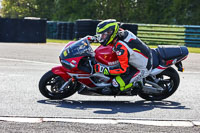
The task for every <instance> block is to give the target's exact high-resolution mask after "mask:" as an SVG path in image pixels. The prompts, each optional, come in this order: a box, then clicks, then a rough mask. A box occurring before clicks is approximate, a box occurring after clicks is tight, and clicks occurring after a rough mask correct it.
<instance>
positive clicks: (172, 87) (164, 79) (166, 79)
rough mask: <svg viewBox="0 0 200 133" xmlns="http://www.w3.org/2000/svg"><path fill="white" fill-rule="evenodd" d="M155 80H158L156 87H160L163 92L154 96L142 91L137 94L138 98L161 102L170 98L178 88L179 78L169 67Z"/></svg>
mask: <svg viewBox="0 0 200 133" xmlns="http://www.w3.org/2000/svg"><path fill="white" fill-rule="evenodd" d="M156 78H157V79H158V80H159V82H158V85H159V86H161V87H162V88H163V89H164V91H162V92H161V93H156V94H149V93H148V94H147V93H145V92H143V91H141V92H140V93H139V96H140V97H141V98H143V99H146V100H163V99H166V98H168V97H169V96H171V95H172V94H173V93H174V92H175V91H176V90H177V88H178V86H179V82H180V78H179V74H178V72H177V71H176V70H175V69H174V68H172V67H170V68H167V69H166V70H165V71H163V72H162V73H160V74H158V75H157V76H156Z"/></svg>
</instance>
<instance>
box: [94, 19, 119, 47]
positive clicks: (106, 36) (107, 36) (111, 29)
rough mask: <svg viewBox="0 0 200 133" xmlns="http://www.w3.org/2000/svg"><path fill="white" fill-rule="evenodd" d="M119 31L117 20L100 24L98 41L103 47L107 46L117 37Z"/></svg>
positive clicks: (98, 26)
mask: <svg viewBox="0 0 200 133" xmlns="http://www.w3.org/2000/svg"><path fill="white" fill-rule="evenodd" d="M118 30H119V25H118V24H117V22H116V20H115V19H108V20H104V21H102V22H100V23H99V24H98V25H97V29H96V34H97V40H98V41H99V42H100V44H101V45H103V46H107V45H108V44H109V43H111V42H112V41H113V40H114V38H115V37H116V35H117V33H118Z"/></svg>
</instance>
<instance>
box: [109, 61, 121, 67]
mask: <svg viewBox="0 0 200 133" xmlns="http://www.w3.org/2000/svg"><path fill="white" fill-rule="evenodd" d="M118 63H119V61H118V60H117V61H113V62H108V65H109V66H113V65H116V64H118Z"/></svg>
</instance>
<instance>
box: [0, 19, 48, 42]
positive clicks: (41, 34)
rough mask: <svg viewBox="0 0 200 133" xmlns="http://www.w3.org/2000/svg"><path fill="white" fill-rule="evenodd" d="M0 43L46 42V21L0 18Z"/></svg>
mask: <svg viewBox="0 0 200 133" xmlns="http://www.w3.org/2000/svg"><path fill="white" fill-rule="evenodd" d="M0 42H25V43H45V42H46V20H32V19H8V18H0Z"/></svg>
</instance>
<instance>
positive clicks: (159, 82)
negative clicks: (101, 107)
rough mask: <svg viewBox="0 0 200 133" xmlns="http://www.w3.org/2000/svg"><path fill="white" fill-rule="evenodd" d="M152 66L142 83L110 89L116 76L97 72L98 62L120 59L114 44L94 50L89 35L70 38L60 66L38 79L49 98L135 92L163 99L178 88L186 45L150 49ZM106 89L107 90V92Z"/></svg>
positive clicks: (116, 61)
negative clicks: (119, 89) (118, 90)
mask: <svg viewBox="0 0 200 133" xmlns="http://www.w3.org/2000/svg"><path fill="white" fill-rule="evenodd" d="M151 50H152V55H153V69H152V71H151V74H150V75H149V76H148V77H146V78H145V79H143V85H142V86H133V87H131V88H128V89H127V90H126V91H123V92H119V93H117V94H116V93H112V91H111V93H109V94H108V93H107V91H105V90H109V89H111V87H112V86H111V81H112V79H113V78H114V77H113V76H105V75H103V74H102V73H95V72H94V69H93V65H94V64H95V62H98V63H101V64H104V65H109V66H117V65H119V62H118V60H117V56H116V54H115V53H114V52H113V51H112V47H111V46H106V47H104V46H99V47H98V48H97V49H96V50H95V51H93V49H92V48H91V45H90V42H89V40H88V39H87V37H85V38H82V39H80V40H78V41H74V42H69V43H68V44H67V45H66V46H65V48H64V49H63V50H62V52H61V54H60V62H61V64H62V65H61V66H57V67H54V68H52V69H51V70H50V71H48V72H47V73H46V74H44V75H43V76H42V78H41V79H40V82H39V90H40V92H41V94H42V95H43V96H45V97H47V98H49V99H63V98H67V97H69V96H71V95H73V94H74V93H75V92H78V94H83V95H98V96H103V95H106V96H108V95H109V96H116V95H117V96H134V95H139V96H140V97H141V98H143V99H146V100H162V99H165V98H168V97H169V96H171V95H172V94H173V93H174V92H175V91H176V90H177V88H178V86H179V82H180V78H179V74H178V72H177V71H176V70H175V69H174V68H172V67H171V66H172V65H175V66H176V67H177V68H178V71H181V72H182V71H183V67H182V63H181V61H182V60H184V59H185V58H186V57H187V56H188V53H189V52H188V49H187V47H185V46H162V45H161V46H158V48H156V49H151ZM105 92H106V93H105Z"/></svg>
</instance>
